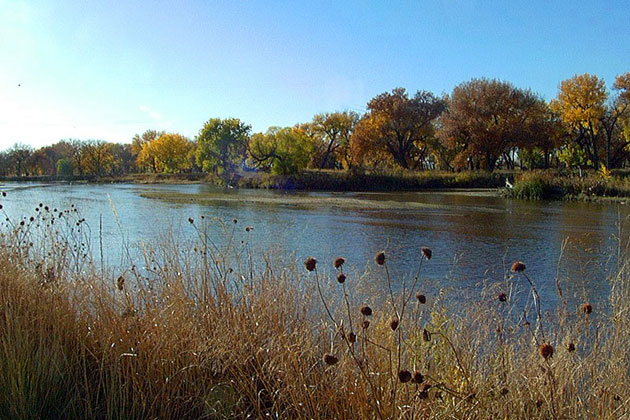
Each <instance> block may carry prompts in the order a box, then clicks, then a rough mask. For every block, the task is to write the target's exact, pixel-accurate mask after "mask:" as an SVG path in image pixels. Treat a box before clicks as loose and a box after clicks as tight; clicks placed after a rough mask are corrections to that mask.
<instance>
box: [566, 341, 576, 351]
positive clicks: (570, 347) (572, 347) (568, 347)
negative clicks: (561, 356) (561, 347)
mask: <svg viewBox="0 0 630 420" xmlns="http://www.w3.org/2000/svg"><path fill="white" fill-rule="evenodd" d="M567 350H568V352H569V353H572V352H574V351H575V344H573V341H571V342H570V343H569V345H568V346H567Z"/></svg>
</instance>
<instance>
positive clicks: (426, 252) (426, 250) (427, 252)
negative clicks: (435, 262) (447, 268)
mask: <svg viewBox="0 0 630 420" xmlns="http://www.w3.org/2000/svg"><path fill="white" fill-rule="evenodd" d="M422 255H424V256H425V257H426V259H427V260H430V259H431V256H432V255H433V251H431V249H430V248H427V247H426V246H423V247H422Z"/></svg>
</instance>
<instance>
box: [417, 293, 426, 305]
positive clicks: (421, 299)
mask: <svg viewBox="0 0 630 420" xmlns="http://www.w3.org/2000/svg"><path fill="white" fill-rule="evenodd" d="M416 299H418V302H420V303H422V304H425V303H427V297H426V296H425V295H423V294H422V293H420V292H417V293H416Z"/></svg>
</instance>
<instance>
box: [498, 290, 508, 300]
mask: <svg viewBox="0 0 630 420" xmlns="http://www.w3.org/2000/svg"><path fill="white" fill-rule="evenodd" d="M497 297H498V299H499V302H506V301H507V295H506V294H505V293H503V292H501V293H499V296H497Z"/></svg>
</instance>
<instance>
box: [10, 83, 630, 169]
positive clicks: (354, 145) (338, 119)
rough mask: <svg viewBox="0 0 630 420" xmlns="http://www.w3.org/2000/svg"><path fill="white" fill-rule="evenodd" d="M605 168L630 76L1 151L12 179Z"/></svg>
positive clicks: (623, 157)
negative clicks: (262, 126) (256, 124)
mask: <svg viewBox="0 0 630 420" xmlns="http://www.w3.org/2000/svg"><path fill="white" fill-rule="evenodd" d="M602 165H603V166H605V167H606V168H608V169H611V168H622V167H630V72H628V73H625V74H622V75H619V76H617V77H616V78H615V80H614V82H613V84H612V86H611V89H608V88H607V86H606V83H605V81H604V80H603V79H601V78H599V77H598V76H595V75H590V74H582V75H575V76H573V77H572V78H570V79H567V80H564V81H562V82H561V83H560V86H559V90H558V95H557V97H556V98H554V99H552V100H551V101H549V102H547V101H545V100H544V99H543V98H541V97H540V95H538V94H536V93H535V92H533V91H531V90H530V89H521V88H518V87H516V86H514V85H513V84H512V83H509V82H506V81H501V80H496V79H486V78H481V79H472V80H470V81H467V82H464V83H461V84H459V85H458V86H456V87H455V88H454V89H453V91H452V92H451V93H450V94H446V95H443V96H441V97H439V96H437V95H435V94H434V93H432V92H429V91H417V92H415V93H410V92H407V91H406V90H405V89H404V88H396V89H393V90H392V91H391V92H385V93H382V94H380V95H377V96H375V97H374V98H372V99H371V100H370V101H369V102H368V103H367V109H366V112H365V113H363V114H362V115H360V114H358V113H356V112H353V111H338V112H331V113H322V114H317V115H315V116H314V117H313V119H312V121H310V122H307V123H301V124H296V125H295V126H292V127H270V128H269V129H268V130H267V131H266V132H264V133H252V130H251V126H250V125H248V124H246V123H244V122H243V121H241V120H239V119H237V118H227V119H219V118H212V119H210V120H208V121H207V122H206V123H205V124H204V125H203V127H202V128H201V129H200V131H199V133H198V135H197V136H196V137H195V138H194V139H189V138H187V137H185V136H182V135H181V134H177V133H167V132H163V131H156V130H147V131H145V132H144V133H142V134H136V135H135V136H134V137H133V138H132V139H131V142H130V143H125V144H120V143H109V142H105V141H99V140H88V141H80V140H61V141H59V142H57V143H55V144H53V145H50V146H45V147H42V148H40V149H37V150H35V149H33V148H31V147H29V146H26V145H22V144H15V145H14V146H13V147H12V148H11V149H9V150H6V151H4V152H0V174H1V175H14V176H29V175H62V176H69V175H92V176H97V177H101V176H117V175H124V174H129V173H147V172H150V173H182V172H202V171H203V172H208V173H215V174H218V175H223V176H229V175H231V174H237V173H239V172H242V171H244V170H250V169H252V170H253V169H256V170H263V171H269V172H272V173H275V174H292V173H296V172H299V171H301V170H303V169H305V168H314V169H349V170H364V169H376V170H382V169H405V170H427V169H441V170H449V171H459V170H464V169H469V170H481V169H483V170H488V171H492V170H495V169H497V168H503V169H515V168H517V167H520V168H521V169H535V168H549V167H555V168H560V167H569V168H574V167H579V168H588V167H591V168H600V167H601V166H602Z"/></svg>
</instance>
